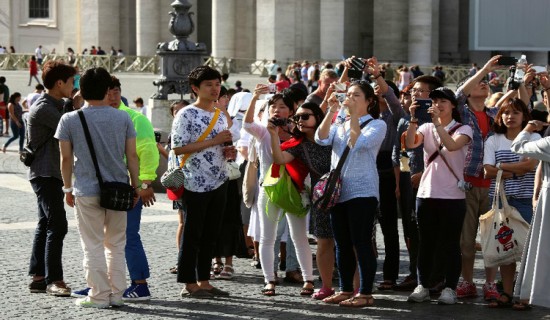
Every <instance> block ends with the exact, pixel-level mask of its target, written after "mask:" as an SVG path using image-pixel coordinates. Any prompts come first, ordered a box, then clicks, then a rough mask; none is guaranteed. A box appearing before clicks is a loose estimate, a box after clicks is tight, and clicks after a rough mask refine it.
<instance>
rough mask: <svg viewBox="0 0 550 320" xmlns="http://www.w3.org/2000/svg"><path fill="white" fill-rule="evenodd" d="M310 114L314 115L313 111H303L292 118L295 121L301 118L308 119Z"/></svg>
mask: <svg viewBox="0 0 550 320" xmlns="http://www.w3.org/2000/svg"><path fill="white" fill-rule="evenodd" d="M310 116H313V114H312V113H301V114H297V115H295V116H293V117H292V120H294V121H295V122H298V121H300V120H303V121H308V120H309V117H310Z"/></svg>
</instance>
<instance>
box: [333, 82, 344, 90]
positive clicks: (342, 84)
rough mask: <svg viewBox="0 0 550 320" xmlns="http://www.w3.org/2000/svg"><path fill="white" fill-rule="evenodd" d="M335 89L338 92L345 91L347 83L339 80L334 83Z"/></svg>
mask: <svg viewBox="0 0 550 320" xmlns="http://www.w3.org/2000/svg"><path fill="white" fill-rule="evenodd" d="M334 89H335V90H336V91H337V92H345V91H346V84H345V83H340V82H338V83H336V84H335V85H334Z"/></svg>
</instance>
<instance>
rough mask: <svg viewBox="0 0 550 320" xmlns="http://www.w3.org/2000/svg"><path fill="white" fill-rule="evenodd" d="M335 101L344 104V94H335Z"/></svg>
mask: <svg viewBox="0 0 550 320" xmlns="http://www.w3.org/2000/svg"><path fill="white" fill-rule="evenodd" d="M335 95H336V99H338V101H339V102H340V103H342V102H344V100H346V93H345V92H337V93H336V94H335Z"/></svg>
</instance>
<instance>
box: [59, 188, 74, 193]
mask: <svg viewBox="0 0 550 320" xmlns="http://www.w3.org/2000/svg"><path fill="white" fill-rule="evenodd" d="M61 190H62V191H63V192H64V193H69V192H73V187H68V188H65V187H62V188H61Z"/></svg>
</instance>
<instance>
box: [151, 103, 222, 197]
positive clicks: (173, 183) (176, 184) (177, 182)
mask: <svg viewBox="0 0 550 320" xmlns="http://www.w3.org/2000/svg"><path fill="white" fill-rule="evenodd" d="M219 116H220V109H217V108H216V112H215V113H214V117H212V121H210V124H209V125H208V127H207V128H206V130H205V131H204V132H203V133H202V135H201V136H200V137H199V138H198V139H197V141H196V142H201V141H203V140H204V139H206V137H207V136H208V135H209V134H210V132H211V131H212V129H213V128H214V125H216V122H217V121H218V117H219ZM191 155H192V153H188V154H184V155H183V157H182V159H181V161H180V165H179V167H172V168H169V169H168V170H166V172H164V174H163V175H162V177H160V183H161V184H162V186H163V187H165V188H167V189H172V191H175V190H178V189H180V188H183V181H184V179H185V178H184V175H183V171H181V169H182V168H183V165H184V164H185V161H187V159H188V158H189V156H191Z"/></svg>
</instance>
